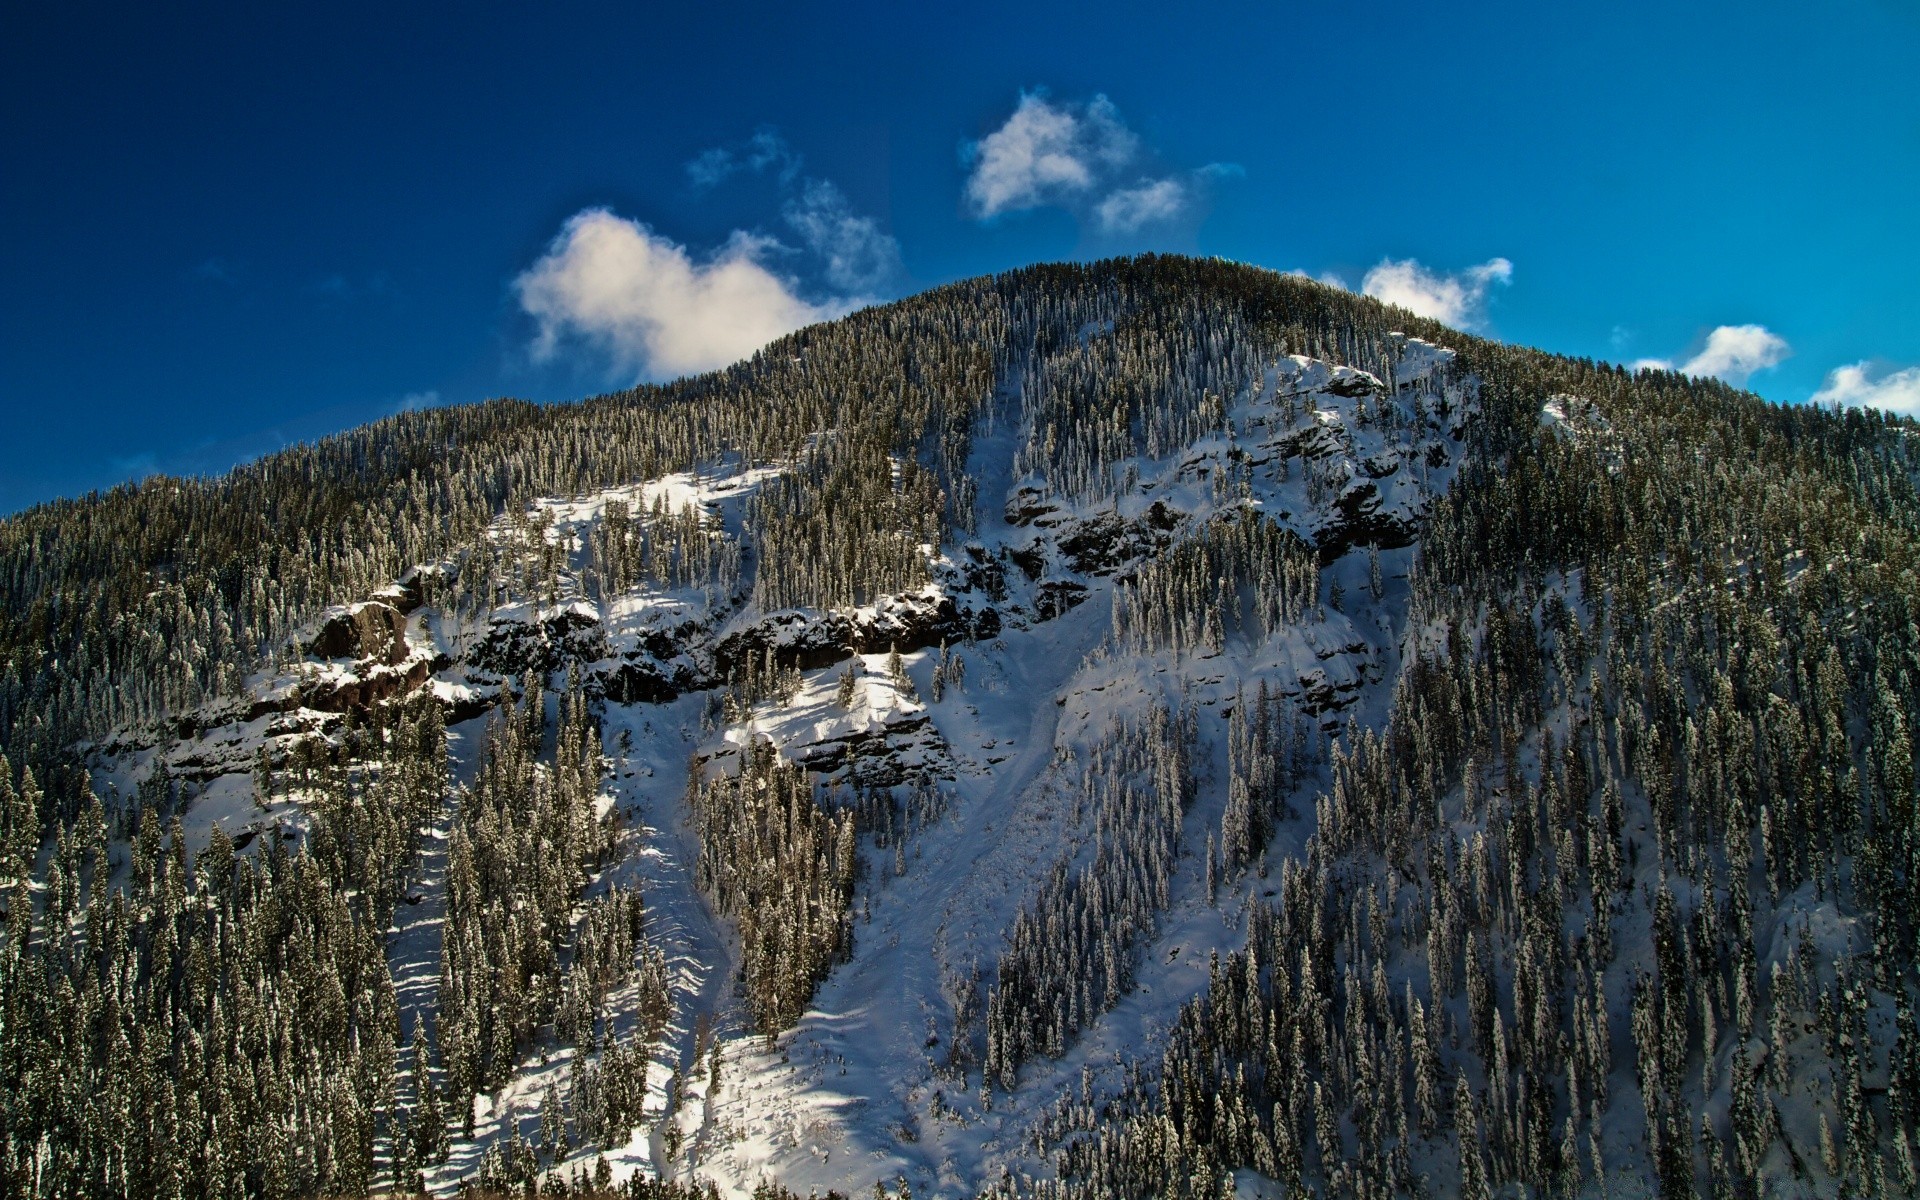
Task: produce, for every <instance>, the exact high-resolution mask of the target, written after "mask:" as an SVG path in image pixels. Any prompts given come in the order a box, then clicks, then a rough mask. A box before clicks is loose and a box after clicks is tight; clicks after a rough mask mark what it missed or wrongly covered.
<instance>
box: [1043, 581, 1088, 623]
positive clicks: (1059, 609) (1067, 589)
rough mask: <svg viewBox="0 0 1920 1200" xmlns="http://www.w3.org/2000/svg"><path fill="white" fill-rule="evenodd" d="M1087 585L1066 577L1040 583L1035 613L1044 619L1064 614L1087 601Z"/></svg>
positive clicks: (1049, 619)
mask: <svg viewBox="0 0 1920 1200" xmlns="http://www.w3.org/2000/svg"><path fill="white" fill-rule="evenodd" d="M1086 599H1087V585H1086V584H1084V583H1074V582H1072V581H1071V580H1066V579H1050V580H1048V581H1047V582H1046V583H1043V584H1041V585H1040V588H1039V590H1038V592H1036V593H1035V595H1034V598H1033V615H1034V616H1036V617H1038V618H1039V619H1040V620H1042V621H1051V620H1053V619H1054V618H1055V617H1058V616H1063V615H1065V614H1066V613H1069V612H1071V611H1073V610H1074V609H1076V608H1078V607H1080V605H1081V604H1083V603H1085V602H1086Z"/></svg>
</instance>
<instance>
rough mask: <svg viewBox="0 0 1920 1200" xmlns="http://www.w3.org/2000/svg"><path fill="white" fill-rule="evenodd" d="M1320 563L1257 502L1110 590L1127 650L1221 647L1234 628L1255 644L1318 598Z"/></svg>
mask: <svg viewBox="0 0 1920 1200" xmlns="http://www.w3.org/2000/svg"><path fill="white" fill-rule="evenodd" d="M1319 588H1320V563H1319V559H1318V558H1317V557H1316V555H1315V554H1314V551H1313V549H1312V548H1311V547H1309V546H1308V545H1307V544H1306V543H1305V542H1303V541H1301V540H1300V538H1299V537H1298V536H1297V535H1295V534H1294V533H1293V532H1292V531H1291V530H1286V529H1282V528H1280V526H1278V525H1276V524H1274V522H1273V520H1272V519H1271V518H1269V517H1267V516H1266V515H1265V514H1263V513H1260V512H1257V511H1255V510H1252V509H1242V510H1241V511H1240V512H1239V513H1237V514H1234V515H1230V516H1224V517H1220V518H1217V519H1215V520H1212V521H1209V522H1207V523H1206V524H1205V525H1204V526H1202V527H1201V528H1200V530H1199V531H1198V532H1196V533H1195V534H1194V535H1192V536H1191V537H1188V538H1185V539H1183V540H1182V541H1180V542H1178V543H1176V544H1175V545H1174V546H1172V547H1171V548H1170V549H1168V550H1166V551H1165V552H1163V553H1161V554H1160V555H1158V556H1156V557H1154V558H1150V559H1148V560H1147V561H1146V562H1145V563H1143V564H1141V566H1140V569H1139V570H1138V572H1137V573H1136V574H1135V576H1134V578H1133V579H1132V580H1131V581H1130V582H1124V583H1122V584H1121V585H1120V586H1117V587H1115V588H1114V592H1113V641H1114V644H1115V646H1116V647H1117V648H1118V649H1119V650H1120V651H1121V652H1123V653H1126V654H1134V655H1140V654H1155V653H1159V652H1162V651H1166V650H1171V651H1172V652H1173V653H1174V654H1175V655H1191V654H1203V655H1204V654H1218V653H1219V652H1220V651H1221V650H1223V649H1225V647H1226V644H1227V635H1228V634H1229V633H1235V634H1240V635H1241V636H1243V637H1244V638H1245V639H1246V640H1247V641H1248V642H1250V643H1251V644H1254V645H1258V644H1260V643H1262V642H1265V641H1266V640H1267V639H1269V638H1271V637H1272V636H1273V635H1274V634H1275V633H1277V632H1278V631H1280V630H1281V629H1284V628H1287V627H1289V626H1294V625H1298V624H1300V623H1301V622H1302V621H1303V620H1304V619H1305V617H1306V614H1307V611H1308V609H1309V607H1310V606H1312V605H1314V604H1315V603H1317V601H1318V595H1319Z"/></svg>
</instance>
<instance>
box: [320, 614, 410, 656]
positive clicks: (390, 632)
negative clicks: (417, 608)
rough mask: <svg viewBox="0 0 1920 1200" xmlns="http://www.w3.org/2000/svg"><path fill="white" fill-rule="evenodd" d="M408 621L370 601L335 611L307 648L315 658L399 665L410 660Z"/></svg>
mask: <svg viewBox="0 0 1920 1200" xmlns="http://www.w3.org/2000/svg"><path fill="white" fill-rule="evenodd" d="M406 632H407V618H406V615H405V614H404V613H402V612H401V611H400V610H399V609H397V608H395V607H393V606H392V605H390V604H384V603H382V602H380V601H378V600H369V601H367V602H365V603H363V604H354V605H349V606H348V607H346V608H344V609H334V610H332V611H330V612H329V613H328V614H327V615H325V616H324V617H323V618H322V619H321V621H320V627H319V629H318V630H317V631H316V632H315V633H314V635H313V639H312V640H311V641H309V642H308V643H307V645H306V651H307V653H308V654H310V655H312V656H313V657H314V658H323V659H333V658H351V659H357V660H367V661H372V662H380V663H385V664H387V665H388V666H393V665H396V664H398V663H400V662H402V661H403V660H405V658H406V657H407V638H406Z"/></svg>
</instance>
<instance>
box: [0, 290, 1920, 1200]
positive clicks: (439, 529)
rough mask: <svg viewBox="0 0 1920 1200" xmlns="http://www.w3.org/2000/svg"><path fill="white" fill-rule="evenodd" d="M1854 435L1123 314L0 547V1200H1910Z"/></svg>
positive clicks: (929, 310) (640, 399)
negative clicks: (458, 1195) (655, 1197)
mask: <svg viewBox="0 0 1920 1200" xmlns="http://www.w3.org/2000/svg"><path fill="white" fill-rule="evenodd" d="M1913 434H1914V429H1913V427H1912V425H1911V424H1910V423H1909V424H1904V425H1903V424H1900V423H1896V422H1888V421H1884V420H1882V419H1880V418H1878V417H1875V416H1871V415H1865V414H1858V413H1854V414H1846V415H1836V414H1830V413H1823V412H1813V411H1807V410H1794V409H1782V408H1776V407H1772V406H1768V405H1765V404H1764V403H1762V402H1760V401H1758V400H1756V399H1754V398H1752V397H1749V396H1743V395H1739V394H1736V393H1733V392H1731V391H1730V390H1728V389H1726V388H1724V387H1722V386H1720V385H1718V384H1712V383H1702V382H1697V381H1689V380H1685V379H1682V378H1679V377H1677V376H1672V375H1666V374H1659V373H1643V374H1641V375H1638V376H1629V375H1627V374H1625V373H1624V372H1622V371H1620V370H1618V369H1616V368H1611V367H1607V366H1604V365H1600V364H1593V363H1586V362H1578V361H1571V360H1565V359H1557V358H1553V357H1550V356H1546V355H1542V354H1539V353H1537V352H1533V351H1527V350H1520V349H1514V348H1509V347H1502V346H1498V345H1493V344H1490V343H1485V342H1481V341H1479V340H1477V339H1474V338H1471V337H1468V336H1465V335H1462V334H1458V333H1456V332H1454V331H1450V330H1445V329H1442V328H1440V327H1438V326H1435V325H1432V324H1431V323H1429V322H1424V321H1420V320H1417V319H1414V318H1411V317H1408V316H1407V315H1406V314H1404V313H1399V312H1395V311H1393V310H1387V309H1383V308H1381V307H1380V306H1378V305H1377V304H1375V303H1373V302H1372V301H1368V300H1365V299H1362V298H1357V297H1353V296H1350V295H1347V294H1345V293H1340V292H1337V291H1333V290H1330V289H1326V288H1322V287H1319V286H1317V285H1314V284H1311V283H1307V282H1305V281H1301V280H1297V279H1293V278H1290V277H1284V276H1277V275H1274V274H1272V273H1270V272H1264V271H1258V270H1254V269H1250V268H1244V267H1237V266H1233V265H1230V264H1223V263H1218V262H1198V261H1193V260H1184V259H1172V258H1146V259H1138V260H1126V261H1116V262H1110V263H1102V264H1094V265H1092V266H1084V267H1082V266H1073V267H1038V268H1032V269H1029V270H1026V271H1021V272H1015V273H1012V274H1010V275H1007V276H1001V277H997V278H995V279H991V280H979V281H972V282H969V283H964V284H958V285H954V286H952V287H950V288H944V289H939V290H937V291H935V292H932V293H928V294H927V295H925V296H922V297H917V298H914V299H912V300H908V301H903V302H901V303H900V304H897V305H892V306H888V307H886V308H880V309H874V310H869V311H867V312H863V313H860V314H856V315H855V316H853V317H850V318H847V319H846V320H844V321H842V322H837V323H834V324H832V325H827V326H821V327H817V328H815V329H810V330H806V331H803V332H801V333H799V334H796V335H794V336H793V337H791V338H788V339H784V340H783V341H782V342H780V343H776V344H775V345H774V346H771V347H769V348H768V349H767V350H766V351H764V352H762V353H761V354H760V355H758V356H756V357H755V359H753V360H752V361H750V362H749V363H745V364H742V365H741V366H739V367H736V368H732V369H730V370H728V371H724V372H720V373H718V374H716V375H713V376H708V377H703V378H701V379H698V380H692V381H687V382H684V383H681V384H676V385H672V386H670V387H666V388H648V389H641V390H639V391H636V392H634V393H628V394H624V395H621V396H616V397H605V398H601V399H599V400H595V401H590V402H587V403H586V404H583V405H579V406H570V407H562V408H557V409H550V410H532V409H525V408H522V407H518V406H513V405H506V404H496V405H490V406H484V407H481V408H477V409H469V410H453V411H450V412H446V413H434V414H418V415H412V416H408V417H403V418H396V419H395V420H394V421H391V422H384V423H381V424H380V425H377V426H373V427H369V428H368V429H366V430H363V431H357V432H355V433H352V434H348V435H343V436H342V437H341V438H339V439H335V440H333V441H331V442H329V443H324V444H322V445H321V446H319V447H315V448H311V449H301V450H296V451H292V452H289V453H287V454H285V455H281V456H276V457H275V458H273V459H269V460H265V461H263V462H262V463H260V464H257V465H255V466H253V467H250V468H245V469H243V470H242V471H239V472H236V473H235V475H233V476H231V477H229V478H227V479H224V480H219V481H207V482H175V481H159V482H155V483H149V484H146V485H142V486H141V487H139V488H129V489H121V490H119V491H117V492H115V493H111V494H109V495H107V496H104V497H96V498H93V499H90V500H88V501H82V502H75V503H70V504H61V505H56V506H50V507H47V508H43V509H39V510H35V511H33V512H30V513H28V514H23V515H22V516H21V517H17V518H14V519H12V520H9V521H8V522H6V523H4V525H0V554H4V561H5V563H6V567H7V569H6V570H5V571H4V572H0V587H4V588H5V589H6V597H7V600H6V605H5V612H6V614H7V615H6V617H5V618H4V620H3V621H0V649H4V650H5V652H6V654H7V668H6V674H5V676H4V678H0V743H3V744H4V745H5V747H6V750H7V754H8V755H9V757H10V760H11V762H12V764H13V765H12V766H9V767H8V768H7V769H6V770H5V771H0V776H3V777H4V783H3V784H0V791H4V792H5V793H6V794H5V795H0V801H4V803H0V812H4V814H5V821H6V826H5V830H4V832H5V834H6V837H5V845H6V850H7V852H8V854H9V856H10V858H9V868H8V870H9V871H10V872H11V873H12V875H13V877H14V878H15V879H16V882H15V884H14V886H13V887H12V888H11V889H10V890H9V892H8V929H7V933H6V935H5V937H6V940H5V942H4V944H0V949H3V950H4V959H0V971H4V976H0V983H4V989H5V990H4V994H5V1005H6V1011H5V1014H4V1015H5V1017H6V1020H5V1024H4V1031H5V1038H4V1047H3V1049H4V1054H5V1069H6V1072H7V1076H6V1077H7V1080H8V1084H9V1086H8V1087H7V1088H6V1089H5V1090H6V1092H7V1094H8V1095H9V1096H12V1097H15V1098H16V1100H15V1102H13V1103H11V1104H10V1105H9V1106H8V1107H7V1109H6V1122H7V1141H6V1150H5V1153H6V1157H5V1159H4V1160H3V1161H0V1167H4V1169H5V1170H6V1172H7V1173H8V1176H9V1178H10V1179H13V1180H15V1181H16V1182H17V1183H18V1184H19V1185H20V1186H21V1188H22V1190H26V1191H29V1192H34V1193H46V1194H56V1193H59V1192H62V1191H67V1190H76V1189H77V1190H87V1191H92V1192H96V1193H112V1194H161V1193H164V1192H167V1191H177V1192H179V1193H180V1194H211V1193H213V1192H216V1191H232V1192H234V1193H236V1194H274V1195H278V1194H301V1193H308V1192H312V1191H320V1190H325V1191H330V1192H364V1191H368V1190H376V1189H382V1188H385V1187H388V1186H399V1187H401V1188H409V1187H413V1186H420V1185H424V1186H427V1187H430V1188H432V1189H434V1190H449V1189H452V1188H454V1187H456V1186H458V1185H460V1184H461V1183H463V1182H472V1181H476V1180H478V1181H485V1182H490V1183H493V1184H496V1185H500V1186H506V1185H509V1184H512V1183H514V1182H516V1181H520V1180H525V1179H531V1178H534V1177H535V1176H539V1175H543V1174H548V1173H551V1174H552V1175H553V1176H554V1177H556V1178H559V1179H561V1180H563V1181H564V1180H567V1179H572V1178H575V1177H576V1176H577V1177H578V1180H579V1181H580V1184H581V1186H595V1185H613V1186H624V1187H632V1188H636V1189H640V1190H641V1191H643V1192H645V1191H646V1190H647V1189H652V1193H649V1194H653V1193H661V1194H664V1193H663V1191H662V1189H666V1188H668V1187H669V1185H670V1184H672V1183H673V1182H674V1181H678V1183H679V1184H684V1185H693V1184H695V1183H696V1182H699V1181H706V1183H710V1184H712V1185H713V1186H716V1187H719V1188H720V1189H722V1190H724V1191H727V1192H740V1193H744V1192H749V1191H752V1190H754V1189H755V1187H756V1186H758V1185H760V1184H761V1183H762V1182H763V1181H775V1182H777V1183H778V1184H780V1185H782V1186H784V1187H787V1188H789V1189H793V1190H796V1191H799V1192H805V1191H807V1190H827V1189H837V1190H840V1191H842V1192H855V1191H866V1190H870V1189H872V1188H873V1187H874V1186H875V1184H876V1182H880V1183H884V1184H886V1185H887V1186H888V1187H890V1188H892V1187H897V1186H900V1185H901V1182H902V1181H904V1183H905V1184H907V1185H911V1187H912V1188H913V1189H914V1190H915V1191H917V1192H920V1193H921V1194H929V1192H931V1193H933V1194H942V1195H957V1194H971V1193H974V1192H977V1191H980V1190H982V1189H986V1190H989V1191H993V1192H1002V1193H1007V1194H1027V1193H1046V1194H1056V1193H1057V1194H1061V1195H1065V1194H1074V1195H1090V1196H1091V1195H1100V1196H1106V1195H1170V1194H1189V1193H1191V1194H1196V1195H1198V1194H1205V1195H1218V1194H1221V1192H1222V1191H1223V1190H1224V1189H1226V1188H1227V1187H1229V1186H1231V1187H1235V1188H1238V1189H1239V1190H1241V1191H1244V1192H1248V1193H1252V1194H1264V1193H1269V1192H1270V1193H1272V1194H1282V1193H1284V1192H1285V1191H1286V1190H1287V1189H1289V1188H1293V1187H1296V1186H1307V1187H1310V1188H1312V1189H1314V1190H1316V1191H1324V1192H1329V1193H1333V1194H1355V1195H1358V1194H1368V1195H1371V1194H1386V1193H1400V1192H1414V1191H1419V1190H1422V1189H1425V1190H1431V1191H1435V1192H1439V1193H1450V1192H1453V1191H1456V1190H1458V1191H1463V1192H1469V1193H1476V1194H1488V1193H1490V1192H1491V1191H1493V1190H1497V1189H1501V1188H1513V1187H1520V1188H1526V1189H1531V1190H1534V1191H1541V1192H1546V1191H1554V1192H1565V1193H1569V1194H1571V1193H1574V1192H1581V1191H1585V1192H1591V1193H1593V1194H1602V1193H1604V1194H1613V1193H1614V1192H1615V1191H1616V1190H1618V1189H1621V1188H1625V1189H1627V1191H1628V1192H1630V1193H1632V1192H1636V1191H1658V1192H1659V1193H1661V1194H1668V1195H1680V1194H1689V1193H1691V1192H1692V1191H1694V1190H1695V1189H1702V1190H1705V1189H1710V1188H1714V1187H1720V1186H1725V1187H1728V1188H1731V1189H1733V1190H1734V1192H1735V1193H1737V1194H1745V1193H1746V1192H1748V1191H1753V1190H1755V1189H1757V1188H1759V1187H1761V1186H1762V1185H1763V1184H1764V1185H1765V1186H1766V1187H1767V1188H1768V1189H1769V1190H1778V1189H1779V1188H1781V1187H1792V1188H1800V1189H1803V1190H1807V1191H1811V1192H1814V1193H1816V1194H1834V1192H1835V1190H1836V1189H1837V1188H1839V1187H1842V1186H1851V1187H1855V1188H1857V1189H1859V1190H1860V1191H1861V1192H1862V1193H1863V1194H1886V1193H1891V1192H1898V1191H1899V1190H1901V1189H1903V1188H1904V1189H1906V1190H1909V1191H1910V1190H1912V1189H1913V1187H1914V1186H1915V1180H1914V1166H1913V1153H1914V1151H1913V1145H1912V1138H1913V1137H1914V1131H1915V1124H1914V1123H1915V1120H1916V1118H1920V1033H1916V1031H1915V1029H1914V1023H1913V1019H1912V1016H1911V1003H1912V999H1913V995H1914V986H1915V980H1914V975H1913V945H1914V940H1913V938H1914V925H1913V922H1914V914H1915V913H1916V912H1920V904H1916V901H1920V893H1916V886H1917V881H1920V863H1916V861H1915V857H1914V856H1915V854H1916V853H1920V842H1917V841H1916V836H1915V830H1914V806H1915V802H1916V794H1915V784H1914V779H1915V775H1914V770H1915V752H1914V746H1913V738H1912V736H1911V732H1910V731H1911V730H1912V728H1913V723H1914V720H1915V716H1916V711H1917V709H1920V599H1916V597H1920V578H1916V571H1915V567H1916V563H1915V552H1916V549H1917V548H1920V542H1917V540H1916V534H1920V503H1916V499H1915V482H1916V457H1915V455H1916V452H1915V447H1914V443H1913ZM326 605H333V606H334V607H325V606H326ZM29 864H31V867H30V869H29ZM29 874H31V876H32V881H31V882H29V881H28V875H29ZM235 930H238V931H243V932H242V933H241V935H239V936H236V935H235V934H234V933H233V932H232V931H235ZM281 947H288V948H291V949H293V950H297V953H293V952H288V951H286V950H282V949H281ZM382 964H384V966H383V965H382ZM43 994H51V995H55V996H56V997H58V998H59V1003H57V1004H56V1005H54V1006H52V1008H51V1009H42V1008H40V1007H39V1006H37V1005H35V1004H34V1003H32V1001H31V1000H30V997H34V996H38V995H43ZM314 1014H321V1016H322V1018H323V1019H319V1020H315V1019H313V1016H314ZM243 1061H244V1062H246V1063H247V1064H248V1066H247V1067H246V1068H245V1069H242V1068H240V1066H239V1064H240V1063H241V1062H243ZM115 1114H133V1115H132V1117H131V1119H130V1120H128V1119H127V1118H125V1117H123V1116H116V1115H115ZM109 1130H111V1131H112V1133H111V1135H109V1133H108V1131H109ZM701 1186H705V1184H704V1183H703V1184H701ZM1874 1189H1879V1192H1878V1193H1876V1192H1875V1191H1874Z"/></svg>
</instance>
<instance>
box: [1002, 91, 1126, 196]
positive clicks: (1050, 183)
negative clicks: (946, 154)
mask: <svg viewBox="0 0 1920 1200" xmlns="http://www.w3.org/2000/svg"><path fill="white" fill-rule="evenodd" d="M1139 151H1140V139H1139V138H1138V137H1136V136H1134V133H1133V131H1132V130H1130V129H1128V128H1127V127H1126V126H1125V125H1124V124H1122V123H1121V121H1120V113H1119V110H1118V109H1116V108H1115V107H1114V105H1113V102H1112V101H1111V100H1108V99H1107V98H1106V97H1105V96H1095V97H1094V98H1093V99H1092V100H1091V101H1089V102H1087V103H1086V104H1084V105H1079V104H1071V103H1058V104H1056V103H1055V102H1053V101H1052V100H1049V99H1048V98H1047V96H1046V94H1045V93H1042V92H1022V93H1021V95H1020V104H1019V106H1018V107H1017V108H1015V109H1014V110H1013V115H1012V116H1011V117H1008V118H1007V123H1006V124H1004V125H1002V126H1001V127H1000V128H998V129H996V130H994V131H993V132H992V133H990V134H988V135H987V136H986V137H985V138H982V139H981V140H980V141H978V142H974V143H972V144H970V145H969V146H968V147H967V154H968V156H969V158H970V159H971V161H972V163H973V173H972V174H971V175H969V176H968V177H967V188H966V196H967V203H968V205H969V206H970V207H971V208H972V210H973V214H974V215H975V216H976V217H979V218H980V219H982V220H985V219H987V218H988V217H994V216H998V215H999V214H1001V213H1003V212H1011V211H1015V210H1017V209H1023V208H1036V207H1038V206H1040V205H1042V204H1058V203H1062V202H1066V201H1070V200H1072V199H1074V198H1076V197H1080V196H1084V195H1086V194H1087V193H1089V192H1091V191H1093V190H1094V189H1095V187H1096V186H1098V185H1099V184H1100V183H1101V182H1102V181H1103V180H1104V179H1105V178H1106V177H1108V176H1110V175H1111V174H1112V173H1113V172H1115V171H1117V170H1120V169H1122V168H1124V167H1125V166H1127V165H1128V164H1129V163H1131V162H1132V161H1133V160H1134V157H1135V156H1136V155H1137V154H1138V153H1139Z"/></svg>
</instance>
